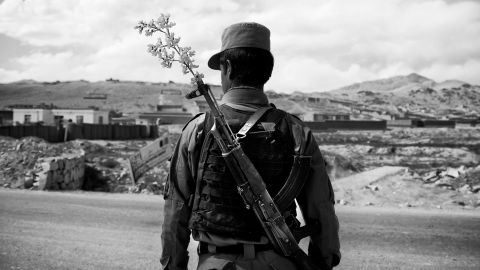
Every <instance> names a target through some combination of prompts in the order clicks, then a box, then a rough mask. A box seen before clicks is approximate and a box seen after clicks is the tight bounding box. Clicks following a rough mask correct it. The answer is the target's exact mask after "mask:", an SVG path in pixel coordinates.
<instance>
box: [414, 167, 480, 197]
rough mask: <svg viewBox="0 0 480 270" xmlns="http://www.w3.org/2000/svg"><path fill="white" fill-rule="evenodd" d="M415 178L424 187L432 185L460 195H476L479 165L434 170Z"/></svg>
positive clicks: (479, 177)
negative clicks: (424, 185) (460, 193)
mask: <svg viewBox="0 0 480 270" xmlns="http://www.w3.org/2000/svg"><path fill="white" fill-rule="evenodd" d="M415 178H416V179H420V180H422V181H423V183H424V184H426V185H434V186H437V187H442V188H444V189H449V190H456V191H458V192H462V193H467V194H468V193H478V192H479V191H480V165H479V166H477V167H471V168H466V167H465V166H460V167H458V168H450V167H448V168H443V169H436V170H434V171H430V172H427V173H424V174H423V175H418V174H417V175H415Z"/></svg>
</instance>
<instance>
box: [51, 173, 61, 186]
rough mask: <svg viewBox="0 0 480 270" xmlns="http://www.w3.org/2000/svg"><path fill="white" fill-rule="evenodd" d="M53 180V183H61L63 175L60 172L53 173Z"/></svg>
mask: <svg viewBox="0 0 480 270" xmlns="http://www.w3.org/2000/svg"><path fill="white" fill-rule="evenodd" d="M53 182H55V183H62V182H63V175H62V174H60V172H54V173H53Z"/></svg>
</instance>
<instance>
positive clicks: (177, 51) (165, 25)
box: [134, 14, 203, 84]
mask: <svg viewBox="0 0 480 270" xmlns="http://www.w3.org/2000/svg"><path fill="white" fill-rule="evenodd" d="M175 25H176V24H175V23H174V22H172V21H171V20H170V15H169V14H161V15H160V17H158V19H156V20H150V21H149V22H148V23H147V22H145V21H139V22H138V24H137V25H136V26H135V27H134V29H136V30H138V32H139V34H145V35H146V36H152V35H153V34H154V33H156V32H160V33H162V34H163V35H160V37H159V38H158V39H157V42H156V43H155V44H148V45H147V52H148V53H150V54H152V55H153V56H155V57H158V59H159V60H160V61H161V65H162V66H163V67H165V68H171V67H172V64H173V62H179V63H180V65H181V66H182V71H183V73H184V74H187V73H191V74H192V75H193V78H192V83H194V84H197V83H198V82H201V81H202V78H203V74H201V73H198V72H194V71H193V70H194V69H196V68H198V65H195V64H194V62H195V60H194V59H193V56H195V51H194V50H192V48H191V47H181V46H180V45H179V43H180V37H175V33H174V32H172V31H171V28H172V27H174V26H175Z"/></svg>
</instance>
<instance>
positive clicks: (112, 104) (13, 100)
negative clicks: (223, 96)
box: [0, 79, 220, 113]
mask: <svg viewBox="0 0 480 270" xmlns="http://www.w3.org/2000/svg"><path fill="white" fill-rule="evenodd" d="M212 89H213V90H214V91H215V92H216V93H218V92H219V90H220V88H219V87H218V86H214V87H212ZM162 90H181V91H182V92H183V93H184V94H186V93H187V92H188V91H190V90H191V86H190V85H188V84H178V83H173V82H170V83H161V82H160V83H146V82H136V81H119V80H111V79H110V80H106V81H101V82H88V81H84V80H81V81H66V82H59V81H57V82H36V81H32V80H25V81H19V82H15V83H9V84H0V97H1V99H0V108H5V107H7V106H11V105H16V104H22V105H38V104H41V103H44V104H48V105H50V104H53V105H55V106H58V107H66V108H69V107H89V106H95V107H99V108H102V109H104V110H115V111H121V112H124V113H135V112H148V111H155V110H156V105H157V104H158V100H159V94H160V93H161V91H162ZM92 94H94V95H106V99H85V98H84V97H87V96H89V95H92ZM185 102H187V104H188V101H185Z"/></svg>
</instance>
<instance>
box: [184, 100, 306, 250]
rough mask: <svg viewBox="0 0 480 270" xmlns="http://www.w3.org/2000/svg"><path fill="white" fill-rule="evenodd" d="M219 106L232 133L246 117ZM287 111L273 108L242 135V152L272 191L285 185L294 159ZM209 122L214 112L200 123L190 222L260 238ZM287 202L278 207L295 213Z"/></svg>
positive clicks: (193, 226)
mask: <svg viewBox="0 0 480 270" xmlns="http://www.w3.org/2000/svg"><path fill="white" fill-rule="evenodd" d="M220 109H221V110H222V112H223V113H224V115H225V118H226V119H228V122H229V125H230V127H231V129H232V131H233V132H234V133H237V132H238V131H239V130H240V129H241V128H242V126H243V125H244V124H245V122H246V121H247V120H248V119H249V118H250V115H249V114H246V113H245V112H244V111H239V110H236V109H233V108H231V107H228V106H225V105H222V106H221V107H220ZM286 117H287V113H285V112H284V111H282V110H278V109H271V110H269V111H268V112H266V113H265V114H264V115H263V116H262V117H261V118H260V119H259V121H258V122H257V124H256V125H254V126H253V127H252V128H251V129H250V130H249V132H248V133H247V135H246V137H245V138H243V139H241V140H240V144H241V146H242V148H243V150H244V152H245V154H246V155H247V156H248V157H249V158H250V160H251V161H252V163H253V164H254V166H255V168H256V169H257V170H258V172H259V173H260V175H261V176H262V179H263V180H264V182H265V184H266V186H267V190H268V192H269V193H270V194H271V196H272V197H273V196H275V195H276V194H277V193H278V192H279V191H280V189H281V188H282V187H283V186H284V184H285V182H286V180H287V178H288V176H289V173H290V170H291V168H292V163H293V156H294V150H293V148H294V141H293V135H292V132H291V129H290V127H289V124H288V122H287V121H286ZM212 125H213V117H212V116H211V115H209V114H207V115H206V117H205V125H204V130H205V132H207V133H206V135H205V138H204V141H203V145H202V150H201V154H200V160H199V166H198V174H197V175H198V176H197V179H196V190H195V195H194V199H193V205H192V214H191V217H190V221H189V227H190V229H194V230H198V231H205V232H212V233H215V234H217V235H228V236H230V237H236V238H240V239H245V240H258V239H259V238H260V236H261V235H264V232H263V229H262V226H261V224H260V223H259V221H258V220H257V218H256V217H255V214H254V213H253V211H252V210H249V209H246V207H245V204H244V202H243V201H242V198H241V197H240V195H239V194H238V193H237V185H236V182H235V180H234V179H233V177H232V175H231V173H230V171H229V169H228V168H227V167H226V164H225V161H224V160H223V158H222V153H221V150H220V148H219V146H218V145H217V143H216V142H215V139H214V137H213V134H211V133H210V129H211V127H212ZM287 204H288V205H286V206H283V208H284V209H280V210H281V211H282V213H292V214H293V215H295V214H296V213H295V208H296V207H295V203H294V201H293V200H292V201H291V202H288V203H287ZM290 217H291V215H290ZM295 221H296V219H295ZM296 223H297V222H295V224H296ZM296 225H298V224H296Z"/></svg>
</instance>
